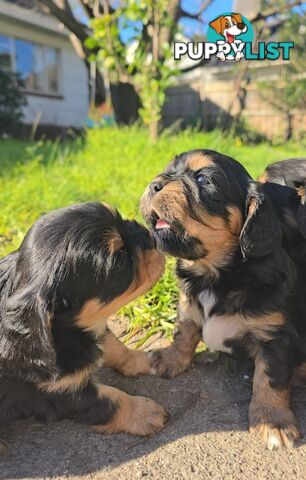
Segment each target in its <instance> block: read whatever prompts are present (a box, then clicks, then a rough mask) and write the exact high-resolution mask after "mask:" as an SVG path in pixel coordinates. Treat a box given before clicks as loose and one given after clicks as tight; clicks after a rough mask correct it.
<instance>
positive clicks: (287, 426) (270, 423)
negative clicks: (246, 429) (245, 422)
mask: <svg viewBox="0 0 306 480" xmlns="http://www.w3.org/2000/svg"><path fill="white" fill-rule="evenodd" d="M250 432H251V433H256V434H257V435H259V436H260V437H261V438H262V439H263V440H264V442H266V444H267V446H268V448H269V450H278V449H279V448H282V447H288V448H290V447H292V446H293V444H294V442H295V441H296V440H298V439H299V438H300V432H299V429H298V426H297V423H296V420H295V418H294V414H293V412H292V411H291V410H290V409H289V408H279V407H270V406H266V405H263V406H259V405H258V404H257V405H252V402H251V405H250Z"/></svg>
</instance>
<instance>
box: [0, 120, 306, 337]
mask: <svg viewBox="0 0 306 480" xmlns="http://www.w3.org/2000/svg"><path fill="white" fill-rule="evenodd" d="M194 148H210V149H215V150H219V151H221V152H223V153H226V154H228V155H231V156H233V157H234V158H236V159H237V160H239V161H240V162H241V163H243V164H244V165H245V167H246V168H247V169H248V170H249V172H250V173H251V174H252V175H253V176H257V175H258V174H259V173H261V172H262V170H263V169H264V168H265V166H266V165H267V164H269V163H271V162H273V161H276V160H280V159H283V158H288V157H290V156H298V155H303V150H304V149H303V147H302V146H298V145H296V144H288V145H283V146H272V145H270V144H267V143H265V144H260V145H249V146H248V145H246V144H243V143H242V142H241V140H240V139H233V138H228V137H225V136H224V134H222V133H220V132H210V133H199V132H192V131H185V132H182V133H180V134H177V135H173V136H170V135H163V136H162V137H161V138H160V140H159V141H158V143H157V144H151V143H150V142H149V141H148V137H147V134H146V132H145V131H143V130H137V129H135V128H126V129H117V128H113V129H102V130H91V131H89V132H88V134H87V137H86V139H85V140H82V139H77V140H75V141H72V142H70V143H67V144H65V145H60V144H59V143H58V142H53V143H51V142H45V143H43V142H36V143H29V142H28V143H27V142H22V141H16V140H0V203H1V217H0V255H5V254H7V253H8V252H10V251H12V250H14V249H15V248H17V247H18V246H19V244H20V242H21V241H22V238H23V236H24V234H25V233H26V231H27V230H28V228H29V227H30V225H31V224H32V223H33V222H34V221H35V220H36V219H37V218H38V217H39V216H40V215H41V214H43V213H45V212H48V211H50V210H53V209H55V208H58V207H62V206H65V205H71V204H73V203H78V202H84V201H88V200H101V201H105V202H107V203H109V204H112V205H114V206H115V207H116V208H118V209H119V210H120V212H121V213H122V214H123V216H125V217H135V218H137V219H138V220H141V217H140V213H139V206H138V205H139V198H140V196H141V194H142V192H143V190H144V188H145V186H146V185H147V183H148V182H149V181H150V180H151V179H152V178H153V177H154V176H155V175H156V174H157V173H159V172H160V171H162V170H163V168H164V167H165V166H166V164H167V163H168V161H169V160H170V159H171V158H172V157H173V156H174V155H175V154H178V153H180V152H182V151H186V150H189V149H194ZM173 264H174V262H173V261H170V262H169V264H168V268H167V271H166V273H165V275H164V277H163V279H162V280H161V281H160V282H159V284H158V285H156V286H155V288H154V289H153V290H152V291H151V292H149V293H148V294H147V295H145V296H144V297H142V298H141V299H139V300H137V301H136V302H135V303H134V304H133V305H131V306H128V307H127V308H125V309H124V314H126V315H128V316H129V318H130V319H131V332H132V333H135V332H136V331H138V330H139V329H140V328H142V327H143V326H146V327H148V328H147V333H146V338H147V337H148V336H150V335H151V334H152V333H155V332H156V331H159V330H162V331H163V332H166V333H167V334H170V333H171V331H172V328H173V325H172V322H173V319H174V318H175V304H176V300H177V292H178V291H177V287H176V285H175V282H174V280H173V275H172V273H171V271H172V267H173ZM140 343H141V342H140Z"/></svg>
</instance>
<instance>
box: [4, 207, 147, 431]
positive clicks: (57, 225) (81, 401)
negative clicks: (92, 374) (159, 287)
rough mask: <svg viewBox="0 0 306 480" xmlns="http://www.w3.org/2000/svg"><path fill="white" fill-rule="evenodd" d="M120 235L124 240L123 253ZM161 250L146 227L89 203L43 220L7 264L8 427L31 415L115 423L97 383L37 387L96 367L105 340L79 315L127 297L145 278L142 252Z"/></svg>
mask: <svg viewBox="0 0 306 480" xmlns="http://www.w3.org/2000/svg"><path fill="white" fill-rule="evenodd" d="M114 235H119V236H120V237H121V239H122V247H120V246H119V247H120V248H118V249H117V250H115V251H113V250H112V248H111V246H110V243H109V242H110V241H111V239H112V237H113V236H114ZM153 247H154V242H153V240H152V238H151V236H150V235H149V233H148V231H147V230H146V229H145V228H144V227H142V226H141V225H139V224H137V223H136V222H134V221H126V220H123V219H122V218H121V216H120V215H119V213H118V212H116V211H113V210H111V209H110V208H108V207H106V206H104V205H102V204H99V203H84V204H81V205H75V206H71V207H68V208H63V209H59V210H56V211H54V212H52V213H49V214H47V215H45V216H43V217H42V218H41V219H40V220H38V221H37V222H36V223H35V224H34V225H33V226H32V228H31V229H30V230H29V232H28V233H27V235H26V237H25V239H24V241H23V242H22V244H21V246H20V248H19V250H18V251H16V252H14V253H12V254H10V255H8V256H7V257H5V258H3V259H1V260H0V424H1V423H3V422H5V421H9V420H13V419H16V418H21V417H28V416H31V415H34V416H35V417H36V418H38V419H43V420H44V421H50V420H52V419H56V418H73V419H75V420H77V421H81V422H85V423H90V424H97V423H105V422H107V421H109V420H110V419H111V418H112V416H113V415H114V412H115V411H116V408H117V405H116V404H115V403H112V402H111V401H110V400H109V399H108V398H103V399H101V398H98V395H97V390H96V387H95V385H94V384H93V383H92V382H91V381H88V383H87V384H86V385H84V387H83V388H82V389H80V390H78V391H76V392H75V393H69V392H67V393H54V394H51V393H46V392H43V391H41V390H39V389H38V388H37V386H38V384H40V383H41V382H45V381H54V380H58V379H60V378H62V377H63V376H65V375H67V374H73V373H75V372H78V371H81V370H82V369H84V368H86V367H88V366H95V364H96V363H97V361H98V360H99V358H101V355H102V353H101V350H100V349H99V348H98V346H97V339H96V337H95V335H94V333H92V332H89V331H86V330H83V329H82V328H80V327H79V326H78V325H77V323H76V318H77V316H78V314H79V312H80V311H81V309H82V307H83V306H84V305H85V303H86V302H87V301H89V300H91V299H98V300H99V301H100V302H101V304H105V303H107V302H110V301H112V300H113V299H115V298H117V297H119V296H120V295H122V294H123V293H124V292H125V291H126V290H127V289H128V287H129V286H130V285H131V283H132V281H133V280H134V279H135V277H137V275H138V268H139V261H138V260H139V252H144V251H145V250H147V249H152V248H153Z"/></svg>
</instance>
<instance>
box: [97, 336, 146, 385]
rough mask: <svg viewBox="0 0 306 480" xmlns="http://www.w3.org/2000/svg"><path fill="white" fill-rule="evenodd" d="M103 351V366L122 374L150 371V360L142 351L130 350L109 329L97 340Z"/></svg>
mask: <svg viewBox="0 0 306 480" xmlns="http://www.w3.org/2000/svg"><path fill="white" fill-rule="evenodd" d="M99 347H100V348H101V350H102V351H103V366H104V367H110V368H114V369H115V370H118V372H120V373H122V374H123V375H127V376H132V375H145V374H149V373H150V367H151V365H150V362H149V359H148V357H147V355H146V354H145V353H144V352H141V351H138V350H132V349H130V348H127V347H126V346H125V345H124V344H123V343H121V342H120V341H119V340H118V339H117V338H116V337H115V335H114V334H113V333H112V332H110V331H109V330H108V331H107V332H106V333H105V334H104V336H103V337H102V339H101V342H99Z"/></svg>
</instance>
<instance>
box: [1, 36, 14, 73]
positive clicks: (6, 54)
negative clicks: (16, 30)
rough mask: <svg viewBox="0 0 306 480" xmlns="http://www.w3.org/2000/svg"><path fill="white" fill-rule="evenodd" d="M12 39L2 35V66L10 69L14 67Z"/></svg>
mask: <svg viewBox="0 0 306 480" xmlns="http://www.w3.org/2000/svg"><path fill="white" fill-rule="evenodd" d="M11 53H12V52H11V40H10V38H8V37H3V36H2V35H0V68H3V69H4V70H10V69H11V68H12V55H11Z"/></svg>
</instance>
